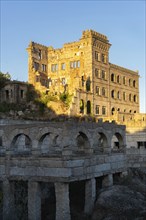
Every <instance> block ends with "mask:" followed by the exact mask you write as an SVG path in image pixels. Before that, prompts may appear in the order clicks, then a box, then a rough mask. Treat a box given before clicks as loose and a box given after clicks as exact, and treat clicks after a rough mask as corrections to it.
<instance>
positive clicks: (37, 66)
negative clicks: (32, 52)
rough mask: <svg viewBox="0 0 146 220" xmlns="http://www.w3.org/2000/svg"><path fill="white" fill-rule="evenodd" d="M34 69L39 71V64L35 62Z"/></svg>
mask: <svg viewBox="0 0 146 220" xmlns="http://www.w3.org/2000/svg"><path fill="white" fill-rule="evenodd" d="M34 69H35V70H36V71H37V70H39V63H37V62H34Z"/></svg>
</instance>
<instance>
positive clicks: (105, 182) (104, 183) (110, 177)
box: [102, 174, 113, 187]
mask: <svg viewBox="0 0 146 220" xmlns="http://www.w3.org/2000/svg"><path fill="white" fill-rule="evenodd" d="M112 185H113V174H108V175H106V176H104V177H103V181H102V187H109V186H112Z"/></svg>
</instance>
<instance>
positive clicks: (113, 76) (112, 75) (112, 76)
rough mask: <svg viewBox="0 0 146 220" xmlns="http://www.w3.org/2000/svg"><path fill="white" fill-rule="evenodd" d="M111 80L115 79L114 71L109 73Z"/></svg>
mask: <svg viewBox="0 0 146 220" xmlns="http://www.w3.org/2000/svg"><path fill="white" fill-rule="evenodd" d="M111 81H112V82H114V81H115V75H114V73H112V74H111Z"/></svg>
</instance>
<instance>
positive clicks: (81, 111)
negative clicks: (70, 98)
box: [80, 99, 84, 114]
mask: <svg viewBox="0 0 146 220" xmlns="http://www.w3.org/2000/svg"><path fill="white" fill-rule="evenodd" d="M80 113H82V114H84V101H83V99H81V100H80Z"/></svg>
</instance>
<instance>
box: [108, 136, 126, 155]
mask: <svg viewBox="0 0 146 220" xmlns="http://www.w3.org/2000/svg"><path fill="white" fill-rule="evenodd" d="M123 146H124V142H123V137H122V136H121V134H120V133H118V132H116V133H115V134H114V135H113V137H112V139H111V148H112V152H123V150H124V149H123Z"/></svg>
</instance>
